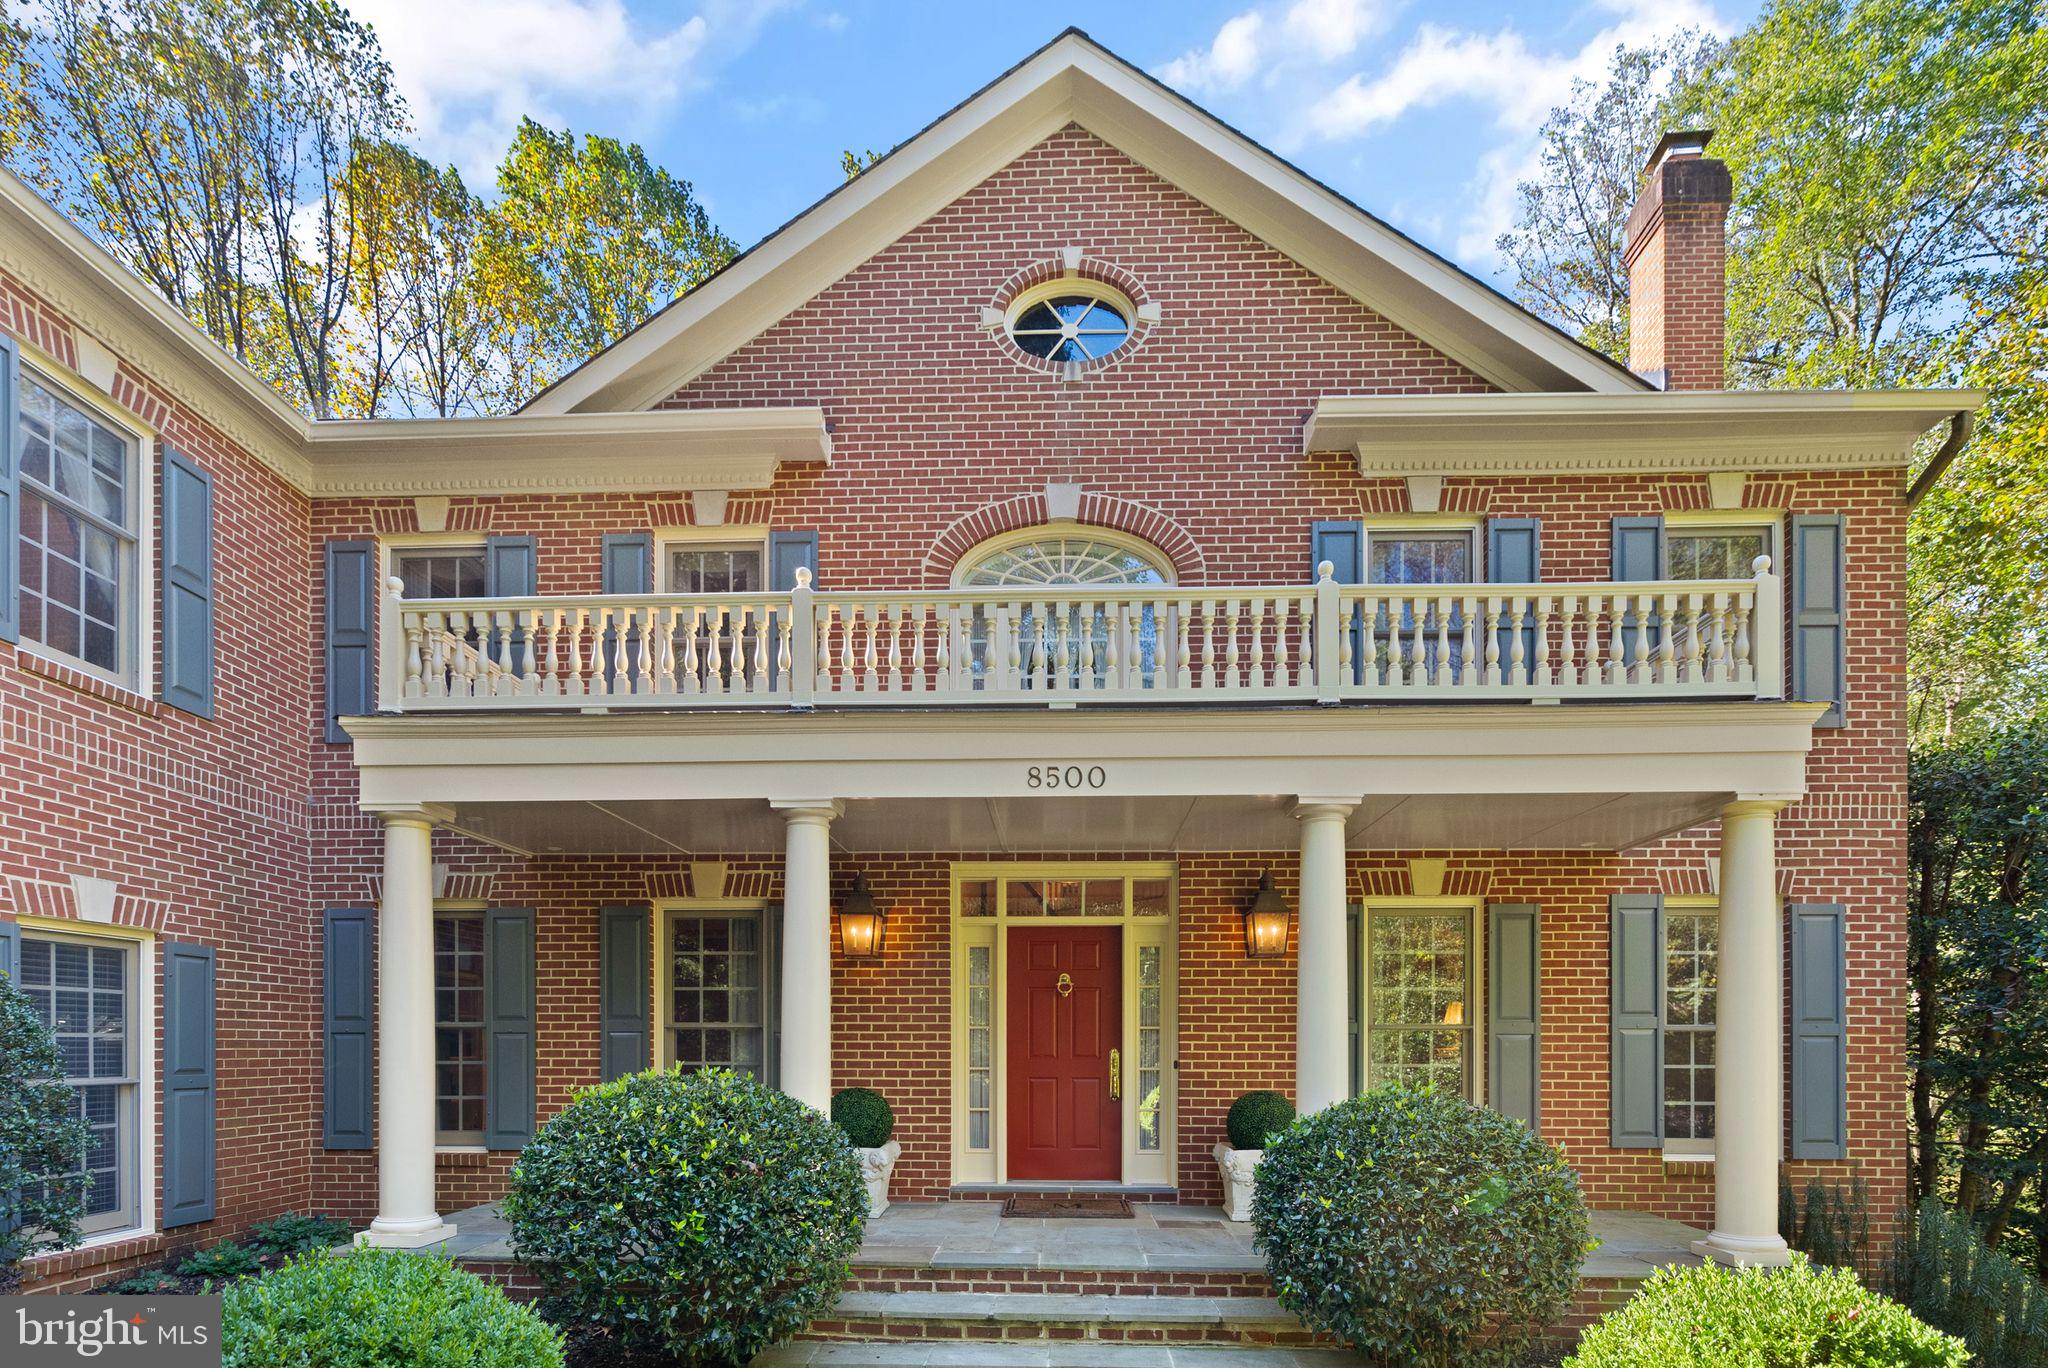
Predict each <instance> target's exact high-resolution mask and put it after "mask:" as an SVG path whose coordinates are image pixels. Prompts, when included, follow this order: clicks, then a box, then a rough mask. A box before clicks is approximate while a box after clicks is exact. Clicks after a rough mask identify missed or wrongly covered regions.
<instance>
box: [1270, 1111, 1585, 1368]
mask: <svg viewBox="0 0 2048 1368" xmlns="http://www.w3.org/2000/svg"><path fill="white" fill-rule="evenodd" d="M1252 1225H1253V1230H1254V1232H1255V1234H1256V1237H1257V1241H1258V1248H1259V1249H1260V1251H1261V1252H1263V1253H1264V1254H1265V1256H1266V1272H1267V1276H1268V1277H1270V1278H1271V1279H1272V1282H1273V1286H1274V1289H1275V1290H1276V1291H1277V1293H1278V1295H1279V1298H1280V1304H1281V1305H1282V1306H1285V1307H1286V1308H1287V1309H1288V1310H1290V1311H1292V1312H1294V1313H1295V1314H1296V1315H1298V1316H1300V1317H1301V1318H1302V1320H1303V1321H1304V1322H1306V1323H1307V1324H1308V1325H1309V1326H1311V1327H1312V1328H1314V1329H1318V1330H1327V1331H1329V1332H1330V1333H1332V1334H1335V1335H1337V1336H1338V1337H1339V1338H1341V1339H1343V1340H1345V1341H1346V1342H1347V1343H1349V1344H1350V1345H1352V1346H1353V1347H1354V1348H1355V1349H1357V1350H1358V1351H1359V1353H1361V1354H1362V1355H1364V1356H1365V1357H1366V1358H1368V1359H1370V1360H1371V1361H1373V1362H1376V1363H1385V1364H1404V1365H1405V1364H1423V1365H1449V1364H1453V1363H1455V1364H1469V1363H1485V1362H1509V1363H1513V1362H1517V1361H1519V1359H1518V1355H1519V1354H1520V1353H1522V1352H1523V1350H1524V1349H1525V1348H1526V1346H1527V1344H1528V1341H1529V1339H1530V1337H1532V1336H1533V1335H1535V1334H1537V1333H1539V1332H1540V1331H1541V1329H1542V1328H1543V1327H1545V1326H1547V1325H1549V1324H1550V1323H1551V1322H1552V1321H1554V1320H1555V1319H1557V1317H1558V1316H1559V1315H1560V1314H1562V1313H1563V1311H1564V1309H1565V1308H1566V1307H1567V1306H1568V1305H1569V1304H1570V1302H1571V1296H1572V1290H1573V1288H1575V1287H1576V1286H1577V1284H1578V1279H1579V1261H1580V1259H1581V1257H1582V1256H1583V1255H1584V1254H1585V1252H1586V1251H1587V1249H1588V1248H1590V1247H1591V1242H1590V1240H1589V1238H1588V1234H1587V1224H1586V1205H1585V1201H1584V1200H1583V1198H1582V1197H1581V1196H1580V1194H1579V1184H1578V1178H1577V1176H1576V1175H1574V1174H1573V1173H1572V1171H1571V1169H1570V1168H1569V1167H1567V1166H1566V1164H1565V1162H1564V1156H1563V1155H1562V1154H1561V1153H1560V1152H1559V1151H1558V1149H1557V1147H1556V1146H1554V1145H1551V1144H1549V1143H1547V1142H1545V1141H1543V1140H1540V1139H1538V1138H1537V1137H1536V1136H1535V1135H1533V1134H1531V1133H1530V1132H1529V1130H1528V1129H1527V1128H1526V1127H1525V1126H1523V1125H1521V1123H1519V1122H1516V1121H1511V1120H1509V1119H1508V1118H1507V1117H1504V1116H1502V1115H1501V1114H1500V1113H1498V1112H1495V1111H1492V1110H1490V1109H1488V1108H1484V1107H1475V1106H1473V1105H1472V1104H1471V1103H1469V1102H1466V1101H1464V1100H1463V1099H1462V1098H1457V1097H1449V1096H1445V1095H1442V1094H1439V1093H1436V1092H1432V1091H1428V1090H1424V1091H1419V1092H1418V1091H1412V1090H1410V1089H1407V1088H1404V1087H1401V1086H1398V1085H1390V1086H1386V1087H1381V1088H1375V1089H1374V1090H1373V1091H1371V1092H1369V1093H1367V1094H1366V1095H1365V1096H1363V1097H1359V1098H1354V1099H1352V1100H1350V1101H1348V1102H1340V1103H1338V1104H1337V1105H1336V1106H1333V1107H1330V1108H1327V1109H1326V1110H1324V1111H1320V1112H1317V1113H1316V1114H1315V1115H1313V1116H1309V1117H1306V1118H1304V1119H1303V1120H1301V1121H1300V1122H1298V1123H1297V1124H1295V1125H1294V1126H1293V1127H1291V1128H1290V1129H1288V1130H1285V1131H1282V1132H1281V1133H1280V1134H1279V1135H1278V1136H1276V1137H1274V1139H1273V1140H1272V1141H1271V1143H1270V1144H1268V1145H1267V1147H1266V1151H1265V1157H1264V1158H1263V1159H1262V1160H1261V1161H1260V1164H1259V1181H1258V1184H1257V1186H1256V1187H1255V1188H1254V1190H1253V1196H1252Z"/></svg>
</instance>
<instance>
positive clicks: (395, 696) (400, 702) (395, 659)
mask: <svg viewBox="0 0 2048 1368" xmlns="http://www.w3.org/2000/svg"><path fill="white" fill-rule="evenodd" d="M384 590H385V605H384V612H385V621H384V622H383V624H382V630H381V631H379V632H378V633H377V642H378V648H379V650H378V655H379V660H378V666H377V705H378V706H379V707H381V708H386V709H389V710H390V711H392V712H403V711H405V696H406V657H407V656H408V655H409V654H410V649H409V643H408V641H407V636H406V630H405V581H404V580H402V579H400V578H399V577H398V576H396V575H393V576H392V577H391V578H390V579H388V580H386V581H385V582H384Z"/></svg>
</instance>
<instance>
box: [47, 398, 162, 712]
mask: <svg viewBox="0 0 2048 1368" xmlns="http://www.w3.org/2000/svg"><path fill="white" fill-rule="evenodd" d="M136 465H137V456H136V443H135V442H134V441H133V440H132V439H130V438H129V437H127V436H125V435H123V434H122V433H119V432H117V431H115V430H114V429H113V428H112V427H109V426H108V425H107V424H106V423H104V422H102V421H101V420H100V419H99V418H97V417H96V416H94V415H93V414H91V413H90V412H88V411H87V410H86V409H85V408H83V407H82V406H80V405H79V404H77V403H75V402H73V401H72V400H71V399H69V398H67V397H66V396H65V395H63V394H61V393H59V392H58V391H57V390H56V389H55V388H53V387H52V386H50V385H49V384H46V383H45V382H44V381H43V380H42V379H41V378H39V377H38V376H36V375H34V374H32V373H30V372H29V371H27V370H25V369H24V370H23V371H22V375H21V634H22V635H23V636H24V637H26V638H27V639H29V640H31V641H35V642H39V643H40V644H42V645H43V646H44V647H46V648H48V649H49V650H50V651H53V652H55V653H56V654H59V655H63V656H68V657H70V658H71V659H73V660H76V661H79V662H80V663H82V664H84V665H87V666H90V667H91V668H92V669H93V670H95V671H97V672H99V673H101V674H105V675H109V676H112V677H114V678H117V679H122V680H130V679H132V678H133V675H134V657H135V654H136V653H135V649H134V645H133V640H134V635H135V633H134V627H133V620H134V612H135V609H134V595H135V563H136V550H135V548H136V533H135V525H136V516H135V486H136V483H137V473H136Z"/></svg>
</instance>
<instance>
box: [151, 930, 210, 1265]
mask: <svg viewBox="0 0 2048 1368" xmlns="http://www.w3.org/2000/svg"><path fill="white" fill-rule="evenodd" d="M163 958H164V1042H163V1044H164V1097H163V1117H164V1186H163V1199H164V1211H163V1227H164V1229H166V1230H169V1229H171V1228H172V1227H173V1226H183V1225H191V1224H193V1223H194V1222H196V1221H210V1220H212V1219H213V1203H214V1175H213V1103H214V1070H213V997H214V994H213V947H212V946H210V945H181V944H179V943H177V942H175V941H170V942H165V944H164V946H163Z"/></svg>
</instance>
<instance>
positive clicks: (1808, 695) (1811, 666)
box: [1792, 513, 1848, 727]
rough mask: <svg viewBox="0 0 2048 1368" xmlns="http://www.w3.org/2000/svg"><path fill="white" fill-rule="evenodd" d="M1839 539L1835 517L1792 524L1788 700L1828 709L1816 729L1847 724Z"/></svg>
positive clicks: (1798, 518)
mask: <svg viewBox="0 0 2048 1368" xmlns="http://www.w3.org/2000/svg"><path fill="white" fill-rule="evenodd" d="M1843 536H1844V528H1843V522H1842V516H1841V515H1840V514H1839V513H1826V514H1821V513H1800V514H1796V515H1795V516H1794V517H1793V519H1792V697H1794V698H1798V699H1803V700H1805V701H1806V702H1809V703H1826V704H1827V705H1828V710H1827V711H1826V712H1824V713H1822V714H1821V715H1820V718H1819V720H1817V721H1816V722H1815V723H1814V724H1813V725H1814V726H1816V727H1840V726H1843V725H1845V723H1846V721H1847V719H1846V718H1845V717H1844V716H1843V711H1842V710H1843V704H1844V702H1845V700H1846V691H1847V678H1848V672H1847V670H1846V668H1845V646H1844V642H1843V636H1844V632H1843V626H1844V617H1845V611H1844V610H1845V607H1846V604H1845V602H1844V595H1845V590H1844V587H1843V583H1842V564H1843V560H1844V557H1843V549H1844V548H1843Z"/></svg>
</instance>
